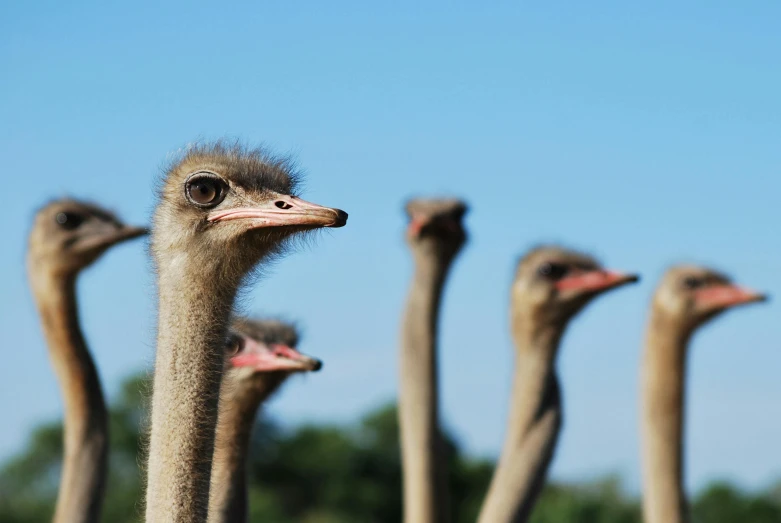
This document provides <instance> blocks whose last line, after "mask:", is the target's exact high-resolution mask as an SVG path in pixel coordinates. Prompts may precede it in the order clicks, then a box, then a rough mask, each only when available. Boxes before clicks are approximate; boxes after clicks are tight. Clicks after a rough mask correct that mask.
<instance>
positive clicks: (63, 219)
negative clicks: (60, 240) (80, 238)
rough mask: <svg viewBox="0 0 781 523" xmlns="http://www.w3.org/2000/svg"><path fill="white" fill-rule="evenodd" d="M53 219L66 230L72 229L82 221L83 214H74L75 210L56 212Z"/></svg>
mask: <svg viewBox="0 0 781 523" xmlns="http://www.w3.org/2000/svg"><path fill="white" fill-rule="evenodd" d="M54 219H55V221H56V222H57V225H59V226H60V227H62V228H63V229H65V230H68V231H72V230H73V229H76V228H78V227H79V225H81V224H82V223H84V216H82V215H80V214H76V213H75V212H67V211H64V212H58V213H57V216H55V217H54Z"/></svg>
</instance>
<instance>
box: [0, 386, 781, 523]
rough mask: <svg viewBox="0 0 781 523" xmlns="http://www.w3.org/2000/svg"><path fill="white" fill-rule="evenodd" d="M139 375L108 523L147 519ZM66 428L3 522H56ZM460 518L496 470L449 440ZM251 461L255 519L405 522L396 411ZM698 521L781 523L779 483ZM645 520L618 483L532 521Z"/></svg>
mask: <svg viewBox="0 0 781 523" xmlns="http://www.w3.org/2000/svg"><path fill="white" fill-rule="evenodd" d="M147 389H148V387H147V384H146V383H145V381H144V379H143V378H141V377H137V378H133V379H131V380H128V381H127V382H126V383H125V384H124V386H123V388H122V390H121V393H120V396H119V398H118V400H117V401H116V403H115V405H114V406H113V407H112V409H111V421H110V427H111V443H112V446H111V456H110V463H109V469H110V475H109V484H108V489H107V499H106V503H105V507H104V520H105V521H111V522H117V523H130V522H136V521H141V520H142V517H141V514H142V508H141V507H142V506H141V499H142V484H143V483H142V480H141V476H142V472H141V467H140V464H141V462H142V461H143V459H142V458H140V457H139V456H142V455H143V454H142V449H143V448H144V439H143V437H142V436H141V435H142V434H144V433H145V431H144V429H143V426H144V422H145V419H146V418H145V411H144V403H145V401H144V399H143V398H144V395H145V394H144V391H146V390H147ZM61 437H62V428H61V426H60V424H58V423H53V424H48V425H44V426H42V427H40V428H38V429H37V430H36V431H35V432H34V433H33V434H32V435H31V437H30V441H29V443H28V446H27V449H26V450H25V451H24V452H22V453H21V454H20V455H19V456H16V457H14V458H13V459H11V460H10V461H8V462H7V463H6V465H5V466H4V467H3V469H2V471H0V523H11V522H13V523H32V522H42V521H49V520H50V519H51V514H52V513H53V510H54V502H55V499H56V494H57V483H58V477H59V472H60V461H61ZM446 441H447V449H448V461H449V471H450V492H451V505H452V508H451V510H452V514H454V515H455V518H454V521H456V522H457V523H467V522H473V521H475V519H476V517H477V513H478V511H479V509H480V504H481V503H482V498H483V496H484V495H485V491H486V489H487V486H488V482H489V481H490V478H491V474H492V469H493V465H492V463H490V462H488V461H485V460H477V459H472V458H469V457H466V456H464V455H463V453H462V452H461V450H460V448H459V445H458V443H457V442H456V441H455V440H454V439H453V438H452V437H451V436H449V435H446ZM251 448H252V451H251V455H250V457H249V460H250V463H249V467H248V469H249V474H250V516H251V521H266V522H272V523H286V522H302V523H385V522H388V523H390V522H393V523H397V522H398V521H400V520H401V503H402V499H401V466H400V462H399V461H400V456H399V442H398V430H397V424H396V409H395V406H393V405H389V406H386V407H384V408H381V409H379V410H377V411H374V412H372V413H370V414H369V415H368V416H366V417H365V418H363V419H362V420H360V422H359V423H357V424H356V425H355V426H349V427H342V426H336V425H332V426H323V425H306V426H302V427H298V428H296V429H294V430H291V431H287V430H283V429H282V428H280V427H279V426H278V425H276V424H275V423H273V422H271V421H269V420H267V419H263V418H262V417H261V419H260V420H259V421H258V422H257V426H256V430H255V432H254V435H253V441H252V446H251ZM692 515H693V521H694V523H727V522H729V523H733V522H738V521H739V522H741V523H771V522H772V523H778V522H781V484H779V485H778V486H777V487H776V488H775V489H772V490H771V491H769V492H768V493H765V494H750V493H744V492H741V491H739V490H737V489H735V488H733V487H731V486H730V485H728V484H726V483H715V484H713V485H711V486H709V487H708V488H706V489H705V490H704V491H703V492H701V493H700V494H699V495H698V496H696V498H695V499H694V502H693V506H692ZM554 522H556V523H558V522H582V523H633V522H640V509H639V503H638V500H637V499H634V498H632V497H630V496H627V495H626V494H625V493H624V492H623V491H622V490H621V487H620V482H619V481H618V479H617V478H607V479H604V480H602V481H598V482H594V483H589V484H583V485H564V484H558V483H553V484H549V485H548V486H547V487H546V488H545V490H544V491H543V494H542V496H541V498H540V501H539V503H538V504H537V507H536V509H535V512H534V515H533V517H532V523H554Z"/></svg>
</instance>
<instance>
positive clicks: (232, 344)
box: [226, 335, 244, 356]
mask: <svg viewBox="0 0 781 523" xmlns="http://www.w3.org/2000/svg"><path fill="white" fill-rule="evenodd" d="M243 348H244V339H243V338H241V336H236V335H231V336H230V337H229V338H228V343H227V345H226V349H227V351H228V354H230V355H231V356H235V355H236V354H238V353H239V352H240V351H241V349H243Z"/></svg>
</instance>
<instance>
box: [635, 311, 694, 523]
mask: <svg viewBox="0 0 781 523" xmlns="http://www.w3.org/2000/svg"><path fill="white" fill-rule="evenodd" d="M689 336H690V335H689V333H687V332H684V331H682V329H680V328H679V327H677V326H676V325H674V324H673V322H672V321H671V320H670V319H668V318H666V317H665V316H664V315H663V314H661V313H660V312H658V311H654V312H653V313H652V316H651V322H650V326H649V329H648V335H647V340H646V346H645V354H644V357H643V370H642V373H643V376H642V389H643V390H642V402H643V404H642V436H643V483H644V490H645V492H644V494H643V519H644V521H645V522H646V523H683V522H684V521H687V519H688V517H687V515H686V512H687V506H686V497H685V495H684V491H683V462H682V455H683V415H684V412H683V409H684V394H685V383H684V379H685V374H686V346H687V344H688V340H689Z"/></svg>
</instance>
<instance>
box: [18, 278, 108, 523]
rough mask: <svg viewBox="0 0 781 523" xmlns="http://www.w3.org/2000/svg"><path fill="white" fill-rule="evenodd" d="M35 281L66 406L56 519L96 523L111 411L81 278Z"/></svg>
mask: <svg viewBox="0 0 781 523" xmlns="http://www.w3.org/2000/svg"><path fill="white" fill-rule="evenodd" d="M31 279H32V288H33V294H34V295H35V300H36V303H37V306H38V312H39V314H40V316H41V321H42V324H43V331H44V335H45V336H46V341H47V343H48V346H49V357H50V358H51V361H52V365H53V366H54V372H55V373H56V374H57V379H58V380H59V383H60V389H61V391H62V397H63V400H64V406H65V420H64V425H65V428H64V440H65V442H64V453H65V454H64V460H63V465H62V476H61V479H60V490H59V493H58V495H57V506H56V509H55V512H54V520H53V521H54V522H55V523H66V522H67V523H73V522H75V523H79V522H84V523H87V522H97V521H98V520H99V519H100V511H101V506H102V504H103V493H104V491H105V482H106V465H107V459H108V415H107V412H106V404H105V402H104V400H103V391H102V390H101V388H100V380H99V378H98V373H97V370H96V369H95V364H94V362H93V361H92V357H91V356H90V354H89V350H88V349H87V345H86V343H85V342H84V336H83V335H82V333H81V328H80V326H79V317H78V310H77V307H76V276H75V275H55V274H48V273H47V274H34V275H32V277H31Z"/></svg>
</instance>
